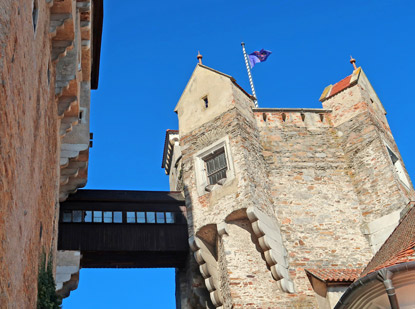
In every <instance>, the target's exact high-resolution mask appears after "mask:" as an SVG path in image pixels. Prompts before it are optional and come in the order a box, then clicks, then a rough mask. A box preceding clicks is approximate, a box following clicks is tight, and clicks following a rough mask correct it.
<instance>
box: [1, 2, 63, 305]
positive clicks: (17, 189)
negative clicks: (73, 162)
mask: <svg viewBox="0 0 415 309" xmlns="http://www.w3.org/2000/svg"><path fill="white" fill-rule="evenodd" d="M37 5H38V19H37V27H36V31H35V32H34V31H33V30H34V28H33V23H32V1H17V0H4V1H1V2H0V29H1V30H0V74H1V75H0V76H1V80H0V81H1V84H0V304H1V305H0V307H2V308H35V307H36V295H37V284H36V283H37V268H38V263H39V258H40V253H41V252H42V251H43V250H45V252H46V254H47V253H49V250H50V246H51V244H53V243H54V240H53V237H54V235H55V232H54V226H53V225H54V219H55V213H56V211H57V210H58V209H57V207H58V203H57V200H58V196H57V192H58V185H59V183H58V179H59V162H58V158H59V147H58V145H59V141H58V125H59V124H58V119H57V117H56V115H57V106H56V104H55V101H54V80H53V77H54V75H55V74H54V72H53V66H52V65H51V55H50V50H51V46H50V39H49V6H48V4H47V1H37ZM48 67H49V70H50V73H49V74H48ZM48 75H49V76H50V81H48Z"/></svg>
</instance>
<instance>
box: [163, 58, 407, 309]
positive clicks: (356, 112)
mask: <svg viewBox="0 0 415 309" xmlns="http://www.w3.org/2000/svg"><path fill="white" fill-rule="evenodd" d="M320 100H321V101H322V102H323V107H324V108H323V109H282V108H281V109H275V108H274V109H266V108H255V107H254V105H253V100H252V98H251V97H250V95H248V94H247V93H246V92H245V91H244V90H243V89H242V88H241V87H240V86H239V85H237V84H236V82H235V81H234V79H233V78H232V77H230V76H228V75H226V74H223V73H221V72H218V71H215V70H213V69H210V68H208V67H206V66H204V65H201V64H198V65H197V66H196V69H195V71H194V72H193V74H192V77H191V78H190V80H189V82H188V84H187V86H186V88H185V90H184V92H183V94H182V96H181V98H180V100H179V102H178V104H177V106H176V109H175V111H176V112H177V114H178V118H179V132H175V134H174V140H173V139H172V138H171V145H172V146H170V147H169V150H168V152H169V155H168V156H167V158H168V159H167V161H169V160H170V161H169V162H168V163H166V164H167V165H168V166H169V170H168V173H169V174H170V175H171V177H170V185H171V187H172V190H175V189H177V188H183V192H184V194H185V197H186V206H187V214H188V224H189V235H190V240H189V243H190V245H191V248H192V250H193V252H194V257H193V256H189V266H188V268H187V269H185V270H180V271H178V272H177V287H178V303H179V306H181V307H182V308H196V307H197V306H200V307H212V308H215V307H221V308H222V307H223V308H232V307H233V308H285V307H286V308H292V307H302V308H316V307H320V308H329V307H331V306H333V304H332V302H333V295H329V296H330V297H329V296H327V297H321V296H319V295H317V294H316V293H315V292H314V291H313V288H312V287H311V285H310V282H309V280H308V278H307V275H306V273H305V271H304V270H305V269H307V268H309V269H360V268H363V267H364V266H365V265H366V264H367V262H368V261H369V260H370V258H371V257H372V256H373V253H374V252H375V251H376V250H377V248H378V246H379V243H382V242H383V241H384V240H385V239H386V237H387V236H388V235H389V233H390V232H391V231H392V230H393V227H394V226H396V224H397V223H398V220H399V215H398V216H396V213H398V214H399V212H400V211H402V210H403V209H404V208H405V206H406V205H407V204H408V202H409V201H410V200H413V199H414V191H413V188H412V185H411V182H410V180H409V177H408V175H407V173H406V171H405V169H404V165H403V162H402V160H401V158H400V155H399V151H398V148H397V146H396V144H395V142H394V139H393V136H392V134H391V131H390V128H389V126H388V123H387V120H386V117H385V111H384V109H383V106H382V104H381V103H380V100H379V98H378V97H377V95H376V93H375V92H374V90H373V88H372V87H371V85H370V83H369V81H368V79H367V78H366V75H365V74H364V72H363V71H362V70H361V68H358V69H356V70H354V72H353V74H351V75H350V76H348V77H347V78H346V79H344V80H343V81H341V82H339V83H338V84H335V85H334V86H329V87H327V88H326V89H325V91H324V92H323V95H322V97H321V98H320ZM168 136H169V135H168ZM178 139H180V142H179V143H178V142H177V140H178ZM221 149H222V150H221ZM220 151H224V152H225V156H226V160H227V171H226V178H225V179H222V180H221V181H219V182H218V183H216V184H214V185H211V184H209V183H208V182H207V175H206V173H207V168H206V166H205V165H206V162H207V160H208V158H210V157H211V156H212V155H214V154H215V153H217V152H220ZM391 153H393V155H391ZM399 164H400V166H401V167H399V166H398V165H399ZM166 172H167V170H166ZM379 222H380V223H381V224H378V223H379ZM382 222H383V223H382ZM385 222H387V223H385ZM375 226H376V227H375ZM342 289H343V288H342V287H340V288H339V291H342ZM336 295H337V294H336ZM339 295H341V293H340V294H339ZM337 297H338V296H337ZM329 298H330V300H329ZM330 301H331V302H330Z"/></svg>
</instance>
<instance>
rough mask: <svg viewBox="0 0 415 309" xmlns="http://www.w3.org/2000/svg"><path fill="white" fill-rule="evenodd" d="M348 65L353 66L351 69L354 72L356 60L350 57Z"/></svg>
mask: <svg viewBox="0 0 415 309" xmlns="http://www.w3.org/2000/svg"><path fill="white" fill-rule="evenodd" d="M350 63H351V64H352V65H353V69H354V70H356V69H357V67H356V59H354V58H353V57H352V56H351V55H350Z"/></svg>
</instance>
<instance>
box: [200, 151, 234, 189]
mask: <svg viewBox="0 0 415 309" xmlns="http://www.w3.org/2000/svg"><path fill="white" fill-rule="evenodd" d="M204 161H205V164H206V171H207V177H208V180H209V184H210V185H214V184H216V183H218V181H219V180H221V179H224V178H226V170H227V169H228V165H227V163H226V156H225V150H224V149H223V148H221V149H219V150H217V151H215V152H214V153H213V154H211V155H209V156H208V157H206V158H204Z"/></svg>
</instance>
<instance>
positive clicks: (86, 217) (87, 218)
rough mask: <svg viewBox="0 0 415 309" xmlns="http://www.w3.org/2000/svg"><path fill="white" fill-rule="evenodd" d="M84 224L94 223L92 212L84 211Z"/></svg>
mask: <svg viewBox="0 0 415 309" xmlns="http://www.w3.org/2000/svg"><path fill="white" fill-rule="evenodd" d="M84 222H92V211H90V210H87V211H84Z"/></svg>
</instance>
